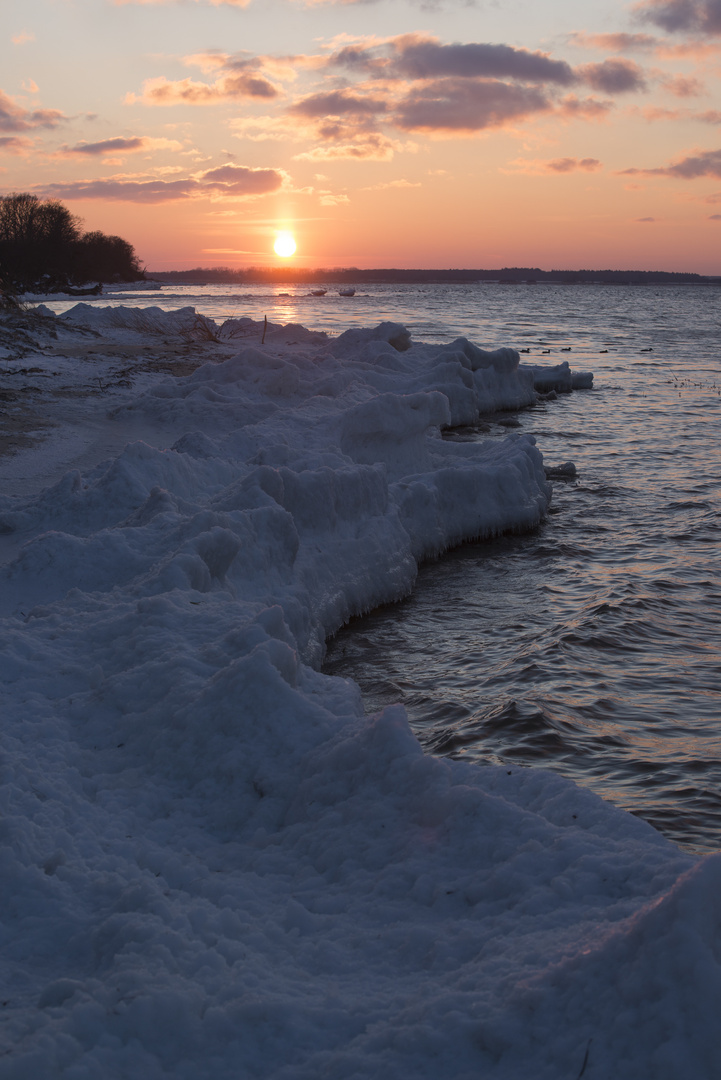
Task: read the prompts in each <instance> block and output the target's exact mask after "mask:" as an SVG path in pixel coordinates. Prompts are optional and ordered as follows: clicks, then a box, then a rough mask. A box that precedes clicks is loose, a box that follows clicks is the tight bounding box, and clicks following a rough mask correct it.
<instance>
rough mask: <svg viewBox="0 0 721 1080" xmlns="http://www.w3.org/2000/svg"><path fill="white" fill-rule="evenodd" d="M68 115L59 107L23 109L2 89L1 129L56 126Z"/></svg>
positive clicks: (23, 129)
mask: <svg viewBox="0 0 721 1080" xmlns="http://www.w3.org/2000/svg"><path fill="white" fill-rule="evenodd" d="M66 119H67V117H65V116H63V114H62V113H61V112H58V110H57V109H32V110H31V109H23V108H22V106H20V105H18V104H17V102H16V101H14V100H13V99H12V98H11V97H9V96H8V95H7V94H5V93H4V92H3V91H2V90H0V131H30V130H31V129H32V128H54V127H57V126H58V124H59V123H60V122H61V121H62V120H66Z"/></svg>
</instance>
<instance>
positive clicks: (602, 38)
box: [569, 33, 658, 52]
mask: <svg viewBox="0 0 721 1080" xmlns="http://www.w3.org/2000/svg"><path fill="white" fill-rule="evenodd" d="M569 40H570V42H571V44H572V45H578V46H579V47H580V48H582V49H602V50H604V51H606V52H649V51H651V50H653V49H655V48H656V47H657V45H658V38H655V37H652V36H651V35H650V34H584V33H576V34H571V36H570V38H569Z"/></svg>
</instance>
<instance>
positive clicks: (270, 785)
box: [0, 305, 721, 1080]
mask: <svg viewBox="0 0 721 1080" xmlns="http://www.w3.org/2000/svg"><path fill="white" fill-rule="evenodd" d="M47 318H48V323H50V316H48V317H47ZM66 319H67V322H66V321H65V320H63V321H62V323H61V325H60V327H58V328H57V333H58V338H52V339H50V338H48V339H47V340H45V339H43V338H42V337H41V336H40V335H39V336H37V338H36V339H35V340H36V344H37V345H38V348H37V349H36V350H35V351H34V352H33V344H32V340H31V341H29V342H28V344H27V350H28V351H27V354H26V355H25V356H24V357H23V359H22V364H23V365H24V367H25V369H26V370H27V371H28V372H29V374H27V375H26V376H23V378H25V379H28V380H31V379H32V377H33V373H32V372H31V371H30V369H32V368H38V367H41V366H42V364H43V363H46V361H47V359H48V357H51V358H52V359H53V360H54V361H55V362H56V363H57V364H61V363H62V362H61V359H60V355H59V354H60V353H61V352H63V349H64V351H65V354H66V356H67V357H69V358H71V359H72V358H73V355H74V361H73V362H72V365H71V366H72V367H73V370H74V371H75V374H76V377H77V372H78V370H79V367H78V365H82V364H85V365H87V368H88V373H87V379H86V385H87V386H92V379H93V378H96V379H98V380H99V384H100V385H99V387H98V390H99V393H98V395H97V397H92V398H91V397H90V396H88V395H87V394H86V395H85V396H84V397H83V398H82V399H79V398H77V397H75V398H74V399H73V401H72V402H70V403H69V404H68V403H67V402H66V405H65V407H66V409H67V410H68V415H70V416H75V418H76V419H77V420H80V419H81V418H82V417H84V418H85V421H86V426H85V429H84V430H85V432H86V435H85V439H86V441H85V442H84V443H83V442H82V440H81V442H73V441H72V439H71V438H70V436H69V434H68V432H65V433H63V432H62V431H61V429H60V428H58V429H57V430H56V431H55V433H54V434H53V433H52V432H51V433H50V435H49V436H48V437H47V438H43V439H40V440H39V441H38V442H37V445H34V446H33V445H28V446H27V448H26V449H25V450H23V452H22V454H19V455H17V456H16V458H15V459H12V460H11V461H10V463H9V465H8V467H7V471H6V473H5V475H6V477H7V478H8V480H9V481H11V482H12V483H11V485H10V486H11V488H12V494H10V495H7V496H5V497H4V498H3V500H2V503H1V504H0V529H1V530H2V532H3V536H2V541H3V543H4V544H5V551H6V554H7V560H6V565H5V567H4V569H3V571H2V574H3V579H2V591H1V594H0V602H1V603H2V613H3V628H2V633H3V649H2V656H3V661H2V669H3V671H2V675H3V701H4V704H3V716H4V719H3V725H2V738H3V744H4V750H3V785H2V789H1V791H2V800H3V802H2V814H3V830H4V839H3V889H2V897H3V916H2V925H3V985H4V987H5V989H4V991H3V1004H2V1015H3V1020H4V1034H3V1045H2V1052H3V1055H4V1056H2V1057H0V1076H3V1077H5V1076H6V1077H8V1078H10V1077H13V1078H14V1077H21V1076H22V1077H24V1076H30V1075H34V1076H48V1077H55V1076H58V1077H60V1076H63V1077H73V1078H75V1077H78V1078H80V1077H89V1078H90V1077H92V1078H94V1077H98V1078H99V1077H126V1076H131V1075H132V1076H136V1075H142V1076H143V1077H148V1078H154V1077H173V1078H175V1077H186V1076H187V1077H189V1078H190V1077H193V1078H195V1077H198V1076H208V1077H212V1078H213V1080H215V1078H225V1077H231V1076H232V1077H237V1076H248V1077H254V1076H257V1077H264V1078H265V1077H272V1078H286V1077H287V1078H290V1077H293V1078H308V1080H310V1078H311V1077H312V1078H316V1077H329V1078H338V1080H341V1078H343V1080H346V1078H350V1077H359V1078H360V1077H363V1078H365V1077H367V1078H374V1077H384V1078H394V1077H397V1078H399V1080H405V1078H409V1077H413V1078H416V1077H428V1078H433V1080H435V1078H440V1077H443V1078H446V1077H448V1078H456V1077H458V1078H460V1077H477V1076H479V1075H488V1076H493V1077H494V1078H495V1077H498V1078H499V1080H504V1078H509V1080H510V1078H513V1080H515V1078H517V1077H525V1076H531V1075H533V1076H534V1077H539V1078H541V1077H547V1078H549V1080H551V1078H553V1080H555V1078H561V1077H570V1078H573V1080H575V1078H576V1077H578V1076H580V1075H583V1076H585V1077H594V1076H598V1077H610V1076H613V1077H614V1078H626V1077H628V1078H629V1080H631V1078H634V1080H636V1078H639V1077H649V1078H650V1077H654V1078H657V1077H660V1078H666V1077H667V1078H669V1080H670V1078H676V1077H679V1076H681V1075H686V1074H690V1073H693V1074H694V1075H696V1076H699V1077H712V1076H714V1075H716V1072H715V1070H716V1068H717V1065H716V1060H717V1054H718V1050H719V1042H720V1040H719V1036H718V1028H717V1021H716V1011H717V1010H716V1008H715V1001H716V1000H717V997H718V994H719V992H720V991H721V978H720V972H719V932H720V930H721V928H720V927H719V925H718V923H719V915H718V905H717V894H718V889H719V884H720V880H719V879H720V878H721V861H720V860H719V858H718V857H717V856H710V857H708V858H706V859H703V860H696V859H694V858H692V857H691V856H689V855H687V854H684V853H682V852H680V851H679V850H678V849H677V848H676V847H675V846H674V845H672V844H671V843H669V842H667V841H665V840H664V839H663V838H662V837H661V836H660V835H659V834H658V833H656V832H655V831H654V830H653V829H651V828H650V826H648V825H646V824H644V823H643V822H641V821H639V820H638V819H636V818H634V817H631V816H630V815H628V814H625V813H624V812H622V811H620V810H618V809H616V808H614V807H612V806H610V805H609V804H608V803H606V802H603V801H602V800H600V799H599V798H597V797H596V796H594V795H592V794H590V793H589V792H588V791H584V790H582V789H580V788H578V787H576V786H575V785H574V784H572V783H570V782H568V781H566V780H563V779H561V778H560V777H557V776H554V775H552V774H550V773H548V772H541V771H536V770H531V769H521V768H519V769H506V768H500V767H499V768H495V767H490V766H489V767H484V768H479V767H476V766H473V765H470V764H465V763H462V762H450V761H445V760H439V759H435V758H432V757H429V756H426V755H424V754H423V753H422V751H421V749H420V746H419V744H418V742H417V741H416V739H415V738H414V736H413V735H412V734H411V732H410V729H409V727H408V723H407V719H406V717H405V714H404V712H403V710H402V708H400V707H397V706H396V707H391V708H388V709H386V710H385V711H383V712H382V713H380V714H378V715H375V716H372V717H367V716H365V714H364V710H363V706H362V702H361V698H360V693H359V691H358V689H357V687H356V686H355V685H354V684H353V683H351V682H349V681H347V680H343V679H338V678H329V677H327V676H323V675H321V674H319V671H318V668H319V664H320V661H321V659H322V655H323V648H324V641H325V639H326V637H327V636H328V635H329V634H332V633H333V632H335V630H337V629H338V628H339V627H340V626H341V625H342V624H343V623H344V622H345V621H347V619H348V618H349V617H350V616H351V615H353V614H357V613H360V612H363V611H367V610H369V609H370V608H372V607H374V606H376V605H377V604H379V603H383V602H386V601H389V600H393V599H397V598H399V597H401V596H403V595H404V594H406V593H407V592H408V591H409V590H410V589H412V587H413V582H414V579H415V575H416V572H417V567H418V564H419V562H420V561H422V560H423V559H426V558H429V557H434V556H436V555H438V554H440V553H441V552H443V551H444V550H446V549H447V548H449V547H451V546H452V545H455V544H458V543H460V542H462V541H463V540H467V539H471V538H476V537H482V536H493V535H496V534H498V533H500V532H503V531H506V530H511V531H512V530H523V529H527V528H530V527H533V526H534V525H535V524H536V523H537V522H538V521H539V520H540V519H541V518H542V517H543V515H544V514H545V513H546V511H547V509H548V506H549V500H550V496H551V490H550V486H549V484H548V482H547V479H546V474H545V471H544V463H543V459H542V457H541V453H540V451H539V448H538V447H537V446H536V445H535V443H534V440H533V439H532V438H530V437H528V436H525V435H522V434H521V435H513V434H512V435H509V436H508V437H507V438H505V439H504V440H503V441H496V442H493V443H487V444H484V445H480V444H477V443H463V442H451V441H447V440H443V439H442V438H441V437H440V428H441V427H445V426H448V425H460V424H470V423H472V422H473V421H474V419H475V418H476V417H477V416H478V414H479V412H483V413H487V412H492V411H493V410H499V409H507V408H518V407H522V406H524V405H529V404H531V403H532V402H533V401H534V400H535V394H536V391H535V390H534V377H533V372H532V371H531V370H530V369H524V368H523V367H521V366H519V362H518V359H519V358H518V354H517V353H515V352H514V351H513V350H511V349H500V350H493V351H491V352H485V351H484V350H482V349H480V348H478V347H477V346H476V345H474V344H472V343H471V342H470V341H468V340H467V339H458V340H456V341H453V342H451V343H449V344H445V345H439V344H432V345H422V344H415V343H413V342H412V340H411V338H410V335H409V334H408V333H407V331H405V330H404V328H403V327H402V326H399V325H397V324H392V323H388V324H382V325H381V326H378V327H376V328H375V329H366V330H359V329H353V330H350V331H348V332H347V333H346V334H343V335H341V336H339V337H336V338H328V337H326V336H325V335H324V334H321V333H317V332H312V331H308V330H305V329H304V328H303V327H301V326H299V325H285V326H280V325H277V324H273V323H271V324H270V326H269V327H268V329H267V331H266V333H265V340H264V341H263V340H262V339H263V329H264V328H263V324H262V322H257V321H255V322H254V321H252V320H249V319H235V320H229V321H227V322H225V323H224V324H223V325H218V324H216V323H212V322H211V321H209V320H207V319H205V318H204V317H201V316H196V315H195V314H192V313H189V312H187V311H186V312H182V311H181V312H176V313H166V312H163V311H162V310H160V309H144V310H142V311H141V310H140V309H117V308H116V309H103V308H98V307H92V306H89V305H78V306H77V307H76V308H75V309H74V310H73V311H72V312H71V313H70V314H69V315H68V316H66ZM56 325H57V324H56V323H55V321H53V324H52V329H55V327H56ZM38 334H39V332H38ZM55 342H59V343H60V345H62V349H61V348H59V346H58V345H57V344H53V343H55ZM261 342H262V343H261ZM43 348H44V349H45V352H43ZM183 350H185V353H184V352H183ZM89 352H90V353H91V354H92V356H91V357H88V355H87V354H88V353H89ZM81 354H82V355H81ZM150 355H152V356H153V357H154V359H153V361H152V363H150V362H149V360H148V356H150ZM184 355H185V363H186V364H187V368H188V369H189V373H188V374H180V373H179V372H177V371H176V373H175V374H173V373H164V372H163V371H162V367H163V364H165V365H171V364H173V363H176V364H177V363H181V362H182V358H183V356H184ZM205 356H207V359H208V361H209V362H208V363H205V364H204V363H202V360H203V358H204V357H205ZM139 357H141V358H142V364H140V362H139V360H138V358H139ZM43 358H44V359H43ZM13 363H14V365H16V363H17V362H15V361H14V362H13ZM134 364H138V370H135V369H134V368H133V365H134ZM99 365H100V366H99ZM51 366H52V364H47V367H48V368H49V367H51ZM140 367H142V370H140ZM91 368H92V370H93V372H98V374H97V375H95V374H91V373H90V369H91ZM193 369H194V370H193ZM68 370H70V368H68ZM109 372H112V378H109ZM34 375H35V376H36V377H38V378H41V377H42V375H43V372H42V370H41V371H40V372H38V371H35V372H34ZM558 378H559V379H562V380H563V381H567V378H568V376H567V374H566V371H563V372H560V373H559V375H558ZM537 381H538V377H537ZM124 382H125V383H127V384H130V385H124ZM546 388H548V384H546ZM561 388H563V389H568V386H567V385H564V386H563V387H561ZM73 410H75V413H73ZM108 412H109V413H110V415H109V417H108V416H107V414H108ZM89 431H94V433H95V434H94V435H93V437H92V438H90V436H88V435H87V432H89ZM99 432H101V433H102V439H106V440H108V443H109V445H111V446H113V445H115V444H116V442H117V444H118V451H117V453H114V454H113V455H112V456H110V457H109V458H108V459H107V460H104V461H92V464H91V458H92V456H93V454H95V453H96V448H97V446H98V445H99V440H100V439H101V436H100V435H99V434H98V433H99ZM129 432H131V433H132V434H133V436H134V438H133V439H132V440H130V441H129V442H128V445H127V446H124V447H123V446H122V445H120V444H121V443H122V442H123V439H124V437H125V435H126V434H127V433H129ZM23 454H25V455H33V454H35V455H36V457H35V459H32V458H31V457H29V456H25V457H23ZM71 459H72V460H76V459H77V461H80V462H83V461H87V462H88V467H87V468H82V469H77V468H76V469H70V470H68V468H67V467H66V466H67V465H68V462H69V461H70V460H71ZM32 461H34V466H33V467H34V468H35V471H36V472H38V471H40V472H43V471H44V474H45V475H46V476H47V477H48V478H49V479H50V478H52V479H53V480H54V482H53V483H51V484H50V485H49V486H45V487H43V488H42V489H41V490H28V493H23V491H22V490H21V488H22V485H23V473H22V470H23V468H27V467H28V462H32ZM23 462H25V464H23ZM548 464H551V465H554V464H558V463H557V462H550V463H548ZM13 470H15V471H14V472H13ZM56 474H59V475H56ZM13 484H14V486H13Z"/></svg>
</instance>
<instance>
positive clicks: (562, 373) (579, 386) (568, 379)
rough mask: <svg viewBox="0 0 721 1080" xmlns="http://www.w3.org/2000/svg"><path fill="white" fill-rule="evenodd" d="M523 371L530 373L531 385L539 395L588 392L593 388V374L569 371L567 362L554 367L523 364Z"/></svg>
mask: <svg viewBox="0 0 721 1080" xmlns="http://www.w3.org/2000/svg"><path fill="white" fill-rule="evenodd" d="M522 367H523V370H524V371H528V372H530V373H531V375H532V377H533V385H534V387H535V388H536V390H538V392H539V393H540V394H547V393H550V392H551V391H552V390H555V391H556V393H559V394H570V392H571V390H590V389H591V387H592V386H593V373H592V372H590V371H571V369H570V367H569V366H568V360H564V361H562V363H560V364H556V365H555V366H551V365H548V366H545V365H543V364H523V365H522Z"/></svg>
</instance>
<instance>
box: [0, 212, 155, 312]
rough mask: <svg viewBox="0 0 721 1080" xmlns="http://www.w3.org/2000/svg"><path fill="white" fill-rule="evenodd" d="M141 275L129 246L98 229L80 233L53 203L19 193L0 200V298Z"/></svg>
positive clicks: (75, 222)
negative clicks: (1, 296) (0, 295)
mask: <svg viewBox="0 0 721 1080" xmlns="http://www.w3.org/2000/svg"><path fill="white" fill-rule="evenodd" d="M144 277H145V273H144V271H143V269H142V267H141V266H140V263H139V261H138V258H137V256H136V254H135V250H134V248H133V246H132V244H129V243H128V241H127V240H123V238H122V237H120V236H108V235H106V233H103V232H100V231H99V230H93V231H92V232H83V230H82V221H81V219H80V218H79V217H76V215H75V214H71V213H70V211H69V210H68V209H67V207H66V206H64V205H63V204H62V203H61V202H58V201H57V199H39V198H38V196H37V195H30V194H27V193H23V192H21V193H13V194H10V195H4V196H0V291H1V292H2V295H3V296H5V297H8V296H10V297H11V296H17V295H20V294H22V293H25V292H41V293H52V292H65V291H67V289H68V288H73V287H79V286H82V285H86V284H88V283H90V282H96V283H98V284H99V285H102V283H105V282H129V281H140V280H143V279H144ZM98 291H99V290H98Z"/></svg>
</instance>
